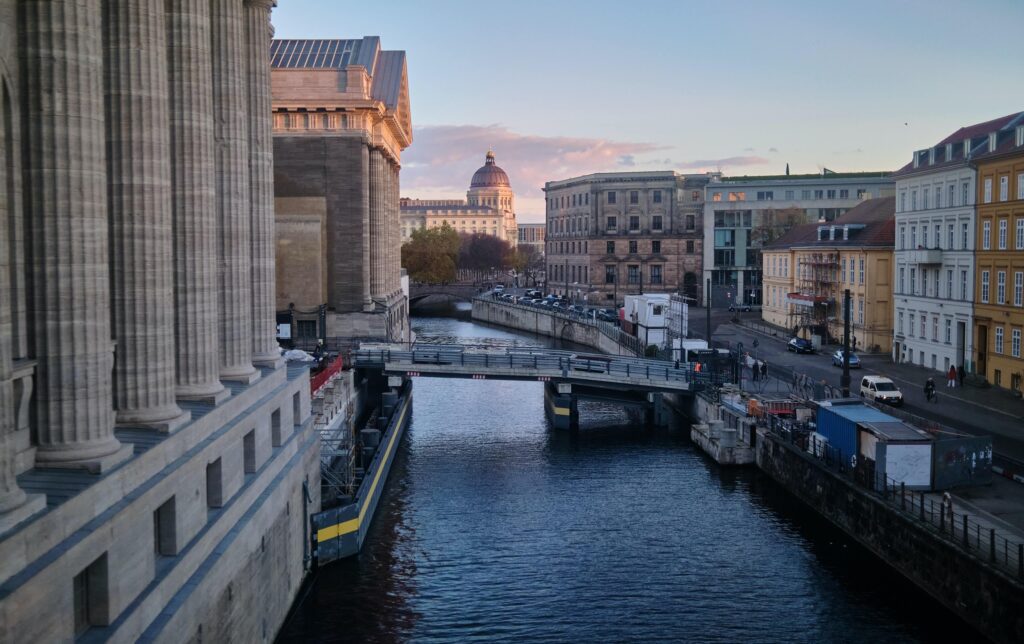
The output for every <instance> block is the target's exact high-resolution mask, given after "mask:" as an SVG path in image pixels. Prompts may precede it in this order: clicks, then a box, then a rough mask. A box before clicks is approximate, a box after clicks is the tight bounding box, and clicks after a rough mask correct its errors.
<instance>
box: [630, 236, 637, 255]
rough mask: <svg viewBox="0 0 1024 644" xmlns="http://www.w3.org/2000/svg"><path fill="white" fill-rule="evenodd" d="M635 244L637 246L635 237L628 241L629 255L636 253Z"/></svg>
mask: <svg viewBox="0 0 1024 644" xmlns="http://www.w3.org/2000/svg"><path fill="white" fill-rule="evenodd" d="M636 246H637V243H636V240H635V239H634V240H630V242H629V254H630V255H636Z"/></svg>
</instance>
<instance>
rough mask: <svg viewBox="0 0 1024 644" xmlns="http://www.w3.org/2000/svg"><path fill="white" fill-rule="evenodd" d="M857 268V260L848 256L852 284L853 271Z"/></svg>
mask: <svg viewBox="0 0 1024 644" xmlns="http://www.w3.org/2000/svg"><path fill="white" fill-rule="evenodd" d="M855 270H857V262H856V260H854V259H853V258H852V257H851V258H850V284H854V281H853V273H854V271H855Z"/></svg>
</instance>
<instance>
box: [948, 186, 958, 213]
mask: <svg viewBox="0 0 1024 644" xmlns="http://www.w3.org/2000/svg"><path fill="white" fill-rule="evenodd" d="M955 196H956V186H954V185H953V184H952V183H951V184H949V196H948V197H946V207H947V208H952V207H953V198H954V197H955Z"/></svg>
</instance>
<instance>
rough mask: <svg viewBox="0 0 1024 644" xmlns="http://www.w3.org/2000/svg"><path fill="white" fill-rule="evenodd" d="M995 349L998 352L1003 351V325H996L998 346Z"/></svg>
mask: <svg viewBox="0 0 1024 644" xmlns="http://www.w3.org/2000/svg"><path fill="white" fill-rule="evenodd" d="M994 351H995V352H996V353H1002V352H1003V327H1001V326H997V327H996V346H995V349H994Z"/></svg>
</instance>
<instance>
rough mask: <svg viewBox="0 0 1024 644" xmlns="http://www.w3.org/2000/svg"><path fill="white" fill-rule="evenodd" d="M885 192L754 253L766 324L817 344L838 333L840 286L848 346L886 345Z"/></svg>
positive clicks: (834, 339) (890, 236) (888, 258)
mask: <svg viewBox="0 0 1024 644" xmlns="http://www.w3.org/2000/svg"><path fill="white" fill-rule="evenodd" d="M895 206H896V200H895V199H894V198H893V197H884V198H881V199H870V200H867V201H864V202H862V203H861V204H859V205H858V206H856V207H855V208H853V209H851V210H849V211H848V212H846V213H845V214H843V215H842V216H841V217H839V218H838V219H836V220H834V221H831V222H828V223H818V224H802V225H799V226H796V227H794V228H792V229H790V230H789V232H787V233H786V234H784V235H783V236H782V237H780V238H779V239H777V240H775V241H774V242H772V243H770V244H768V245H767V246H766V247H765V249H764V251H763V252H762V270H763V275H764V280H763V288H764V293H763V298H764V299H763V300H762V302H763V305H762V308H761V317H762V318H763V319H764V320H765V321H766V322H768V323H770V324H773V325H776V326H779V327H782V328H785V329H788V330H790V331H791V332H793V333H796V334H798V335H801V336H804V337H810V336H818V337H819V338H820V339H821V341H822V343H826V344H828V343H839V342H842V337H843V309H842V302H843V291H844V290H845V289H850V325H851V338H850V342H851V344H854V346H856V347H857V348H858V349H861V350H867V351H873V352H875V351H889V350H890V349H891V347H892V299H893V293H892V291H893V289H892V280H893V276H892V270H893V269H892V262H893V246H894V241H895V225H894V222H895Z"/></svg>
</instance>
